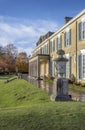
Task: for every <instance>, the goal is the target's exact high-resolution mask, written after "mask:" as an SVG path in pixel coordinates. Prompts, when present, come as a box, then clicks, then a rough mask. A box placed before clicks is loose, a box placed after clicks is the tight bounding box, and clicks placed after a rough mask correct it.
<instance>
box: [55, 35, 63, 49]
mask: <svg viewBox="0 0 85 130" xmlns="http://www.w3.org/2000/svg"><path fill="white" fill-rule="evenodd" d="M56 47H57V50H60V49H62V36H61V35H58V37H57V39H56Z"/></svg>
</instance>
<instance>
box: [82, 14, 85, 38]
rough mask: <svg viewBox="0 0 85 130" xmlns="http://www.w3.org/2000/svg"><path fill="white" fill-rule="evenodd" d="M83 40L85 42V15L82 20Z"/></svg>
mask: <svg viewBox="0 0 85 130" xmlns="http://www.w3.org/2000/svg"><path fill="white" fill-rule="evenodd" d="M81 40H85V15H84V16H83V17H82V19H81Z"/></svg>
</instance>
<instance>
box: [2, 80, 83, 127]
mask: <svg viewBox="0 0 85 130" xmlns="http://www.w3.org/2000/svg"><path fill="white" fill-rule="evenodd" d="M84 129H85V102H72V101H70V102H52V101H50V96H49V95H48V94H46V93H45V92H44V91H43V90H41V89H39V88H37V87H35V86H33V85H31V84H30V83H28V82H26V81H24V80H22V79H16V80H13V81H12V82H9V83H7V84H4V80H3V82H1V83H0V130H84Z"/></svg>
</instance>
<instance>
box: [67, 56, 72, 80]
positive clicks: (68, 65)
mask: <svg viewBox="0 0 85 130" xmlns="http://www.w3.org/2000/svg"><path fill="white" fill-rule="evenodd" d="M66 58H67V59H68V61H67V63H66V78H70V76H71V57H70V55H69V54H66Z"/></svg>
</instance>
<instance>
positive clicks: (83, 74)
mask: <svg viewBox="0 0 85 130" xmlns="http://www.w3.org/2000/svg"><path fill="white" fill-rule="evenodd" d="M82 69H83V73H82V76H83V79H85V55H82Z"/></svg>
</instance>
